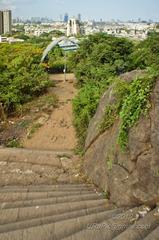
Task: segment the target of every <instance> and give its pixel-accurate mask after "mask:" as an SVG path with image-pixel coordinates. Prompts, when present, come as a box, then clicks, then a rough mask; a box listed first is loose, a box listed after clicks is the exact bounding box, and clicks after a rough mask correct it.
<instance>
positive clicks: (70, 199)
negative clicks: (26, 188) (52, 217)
mask: <svg viewBox="0 0 159 240" xmlns="http://www.w3.org/2000/svg"><path fill="white" fill-rule="evenodd" d="M103 198H104V197H103V195H102V194H100V195H99V194H97V193H89V194H83V195H77V196H76V195H75V196H65V197H64V196H63V197H54V198H52V197H50V198H44V199H34V200H24V201H14V202H3V203H1V204H0V208H1V209H8V208H20V207H31V206H45V205H49V204H56V203H67V202H78V201H84V200H98V199H103Z"/></svg>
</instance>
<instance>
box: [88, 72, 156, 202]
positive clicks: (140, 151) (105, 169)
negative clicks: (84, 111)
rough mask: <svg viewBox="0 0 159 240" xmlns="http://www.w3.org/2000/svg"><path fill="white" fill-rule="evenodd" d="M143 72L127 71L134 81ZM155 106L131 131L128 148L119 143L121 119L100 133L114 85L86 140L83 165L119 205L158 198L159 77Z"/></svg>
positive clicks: (153, 100)
mask: <svg viewBox="0 0 159 240" xmlns="http://www.w3.org/2000/svg"><path fill="white" fill-rule="evenodd" d="M138 74H142V72H137V71H133V72H131V73H129V74H128V73H127V74H124V75H123V76H122V79H123V80H125V81H129V82H130V81H132V79H134V77H135V76H136V75H138ZM151 100H152V108H151V110H150V112H149V114H148V115H147V116H145V117H141V119H140V120H139V121H138V123H137V124H136V125H135V126H134V127H133V128H132V129H131V130H130V132H129V141H128V151H126V152H122V151H121V149H120V147H119V145H118V144H117V137H118V133H119V124H120V120H119V119H116V121H115V123H114V125H113V126H112V127H111V128H109V129H108V130H106V131H105V132H104V133H102V134H101V133H100V130H99V124H100V122H101V121H102V119H103V116H104V110H105V108H106V106H109V105H111V104H113V103H114V101H115V94H114V92H113V86H111V87H110V88H109V89H108V90H107V91H106V92H105V93H104V95H103V96H102V98H101V101H100V103H99V106H98V109H97V111H96V114H95V116H94V117H93V118H92V120H91V122H90V125H89V129H88V133H87V139H86V143H85V150H86V152H85V166H84V169H85V171H86V173H87V175H88V176H89V177H90V179H91V180H92V181H93V183H95V184H96V185H98V186H99V187H100V188H101V189H103V190H104V191H106V192H108V193H109V194H110V200H111V201H112V202H113V203H115V204H117V205H118V206H123V205H137V204H149V205H154V204H156V203H157V202H159V79H158V80H157V81H156V84H155V87H154V89H153V92H152V94H151Z"/></svg>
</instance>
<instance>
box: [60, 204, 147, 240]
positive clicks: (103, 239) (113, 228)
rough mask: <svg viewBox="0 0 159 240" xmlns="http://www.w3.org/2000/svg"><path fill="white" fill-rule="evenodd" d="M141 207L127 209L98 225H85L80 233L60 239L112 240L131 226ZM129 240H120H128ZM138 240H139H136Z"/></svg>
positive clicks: (123, 239) (126, 239) (124, 239)
mask: <svg viewBox="0 0 159 240" xmlns="http://www.w3.org/2000/svg"><path fill="white" fill-rule="evenodd" d="M142 208H143V207H139V208H133V209H129V210H127V211H124V213H121V214H118V215H116V216H113V217H112V218H111V219H108V220H106V219H105V220H104V221H102V222H100V223H96V222H94V223H93V224H91V223H90V224H89V225H87V226H86V227H85V228H84V229H83V230H82V231H79V232H77V233H75V234H74V235H73V234H72V235H69V236H68V237H64V238H62V239H63V240H81V239H82V240H99V239H100V240H112V239H113V240H114V239H116V238H115V237H116V236H118V234H120V233H122V232H123V231H125V230H126V229H127V228H128V227H129V226H130V225H132V224H133V223H134V222H135V221H136V220H137V216H138V212H140V211H141V210H142ZM128 239H129V238H122V240H128ZM138 240H139V239H138Z"/></svg>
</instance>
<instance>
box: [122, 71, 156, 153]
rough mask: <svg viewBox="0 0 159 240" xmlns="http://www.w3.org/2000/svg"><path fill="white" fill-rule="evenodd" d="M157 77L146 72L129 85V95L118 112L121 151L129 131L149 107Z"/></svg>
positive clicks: (124, 147) (123, 148) (125, 144)
mask: <svg viewBox="0 0 159 240" xmlns="http://www.w3.org/2000/svg"><path fill="white" fill-rule="evenodd" d="M157 75H158V74H157V72H152V71H148V72H147V73H146V74H145V75H144V76H142V77H140V78H137V79H135V80H134V81H133V82H132V83H131V85H130V94H129V95H127V96H126V98H125V99H124V101H123V105H122V108H121V111H120V118H121V125H120V130H119V137H118V143H119V145H120V146H121V148H122V150H126V148H127V144H128V133H129V129H130V128H131V127H132V126H134V125H135V123H136V122H137V121H138V120H139V118H140V116H141V115H142V114H146V113H147V112H148V110H149V108H150V107H151V104H150V94H151V90H152V88H153V85H154V81H155V79H156V77H157Z"/></svg>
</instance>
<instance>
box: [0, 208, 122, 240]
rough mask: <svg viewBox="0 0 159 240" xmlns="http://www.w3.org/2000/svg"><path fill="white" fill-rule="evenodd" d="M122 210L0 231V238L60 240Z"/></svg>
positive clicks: (8, 239)
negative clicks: (5, 231)
mask: <svg viewBox="0 0 159 240" xmlns="http://www.w3.org/2000/svg"><path fill="white" fill-rule="evenodd" d="M123 211H124V210H123V209H115V210H107V211H103V212H98V213H93V214H90V215H86V216H81V217H76V218H73V219H67V220H63V221H59V222H55V223H51V224H43V225H41V226H36V227H31V228H26V229H22V230H15V231H11V232H7V233H1V234H0V240H6V239H7V240H13V239H16V240H17V239H18V240H21V239H23V240H35V238H36V239H38V240H44V239H45V240H52V239H56V240H60V239H62V238H63V237H67V236H69V235H71V234H74V233H76V232H78V231H80V230H82V229H83V228H85V227H86V226H87V224H91V223H94V222H97V223H99V222H102V221H103V220H106V219H109V218H112V217H114V216H115V215H117V214H119V213H121V212H123Z"/></svg>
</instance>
